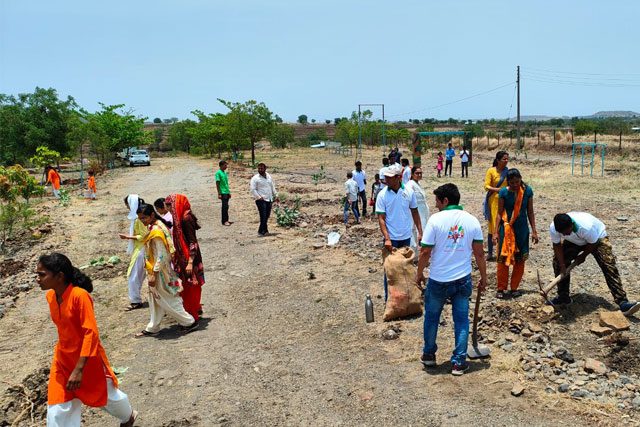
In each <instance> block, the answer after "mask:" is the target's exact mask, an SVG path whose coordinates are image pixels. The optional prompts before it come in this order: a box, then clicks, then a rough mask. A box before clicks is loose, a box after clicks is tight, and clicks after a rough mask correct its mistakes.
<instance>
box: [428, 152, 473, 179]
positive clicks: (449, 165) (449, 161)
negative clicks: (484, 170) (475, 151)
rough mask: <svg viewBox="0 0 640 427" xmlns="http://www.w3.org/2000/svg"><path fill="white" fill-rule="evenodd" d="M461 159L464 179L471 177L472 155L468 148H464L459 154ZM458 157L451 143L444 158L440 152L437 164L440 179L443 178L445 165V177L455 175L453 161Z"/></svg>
mask: <svg viewBox="0 0 640 427" xmlns="http://www.w3.org/2000/svg"><path fill="white" fill-rule="evenodd" d="M458 156H459V157H460V169H461V171H462V178H468V177H469V161H470V160H471V153H470V152H469V150H468V149H467V147H466V146H463V147H462V148H461V149H460V152H459V153H458ZM455 157H456V150H455V148H453V145H452V144H451V143H449V145H448V146H447V149H446V150H445V152H444V157H443V156H442V151H439V152H438V160H437V163H436V171H437V173H438V178H440V177H442V169H443V163H444V176H447V173H449V177H451V174H452V173H453V159H454V158H455Z"/></svg>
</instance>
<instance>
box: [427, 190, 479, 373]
mask: <svg viewBox="0 0 640 427" xmlns="http://www.w3.org/2000/svg"><path fill="white" fill-rule="evenodd" d="M433 194H435V196H436V207H437V208H438V209H439V210H440V212H438V213H436V214H434V215H431V216H430V217H429V221H428V222H427V226H426V228H425V230H424V234H423V236H422V241H421V242H420V246H422V248H421V249H420V259H419V261H418V271H417V273H416V286H418V288H420V289H421V290H424V289H425V287H424V281H425V278H424V274H423V272H424V269H425V268H426V267H430V269H429V280H428V283H427V286H426V291H425V293H424V348H423V351H422V357H421V358H420V361H421V362H422V364H423V365H424V366H425V367H433V366H435V365H436V351H437V350H438V346H437V345H436V336H437V334H438V324H439V323H440V314H441V313H442V307H443V306H444V304H445V301H446V300H447V299H448V298H450V299H451V306H452V308H451V313H452V316H453V323H454V330H455V347H454V349H453V355H452V356H451V365H452V368H451V373H452V374H453V375H462V374H463V373H464V372H465V371H466V370H467V369H468V368H469V365H468V364H467V341H468V338H469V297H470V296H471V292H472V290H473V283H472V281H471V270H472V268H471V256H472V255H473V256H474V257H475V259H476V263H477V264H478V269H479V270H480V277H481V279H480V283H479V284H478V292H482V291H483V290H484V289H485V288H486V286H487V264H486V261H485V259H484V250H483V248H482V242H483V239H482V227H481V226H480V222H479V221H478V219H477V218H476V217H474V216H473V215H471V214H470V213H467V212H465V211H464V210H463V209H462V206H460V205H459V203H460V192H459V191H458V187H456V186H455V185H454V184H444V185H441V186H440V187H438V188H436V189H435V190H434V191H433Z"/></svg>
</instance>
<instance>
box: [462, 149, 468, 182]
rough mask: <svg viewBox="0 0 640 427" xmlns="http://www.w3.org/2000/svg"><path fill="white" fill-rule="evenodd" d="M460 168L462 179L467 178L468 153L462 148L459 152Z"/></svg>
mask: <svg viewBox="0 0 640 427" xmlns="http://www.w3.org/2000/svg"><path fill="white" fill-rule="evenodd" d="M460 166H461V167H462V177H463V178H464V177H465V176H466V177H467V178H469V151H468V150H467V147H462V150H460Z"/></svg>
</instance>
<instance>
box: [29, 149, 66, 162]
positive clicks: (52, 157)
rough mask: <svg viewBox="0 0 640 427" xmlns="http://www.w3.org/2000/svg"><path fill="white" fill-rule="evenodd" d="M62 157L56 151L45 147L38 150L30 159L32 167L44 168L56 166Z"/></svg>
mask: <svg viewBox="0 0 640 427" xmlns="http://www.w3.org/2000/svg"><path fill="white" fill-rule="evenodd" d="M60 159H61V156H60V153H58V152H57V151H55V150H50V149H49V148H48V147H45V146H44V145H41V146H39V147H38V148H36V154H35V155H34V156H33V157H31V158H30V159H29V161H30V162H31V164H32V165H34V166H37V167H39V168H43V167H45V166H47V165H55V164H57V163H58V162H60Z"/></svg>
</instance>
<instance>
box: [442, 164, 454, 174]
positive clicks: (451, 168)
mask: <svg viewBox="0 0 640 427" xmlns="http://www.w3.org/2000/svg"><path fill="white" fill-rule="evenodd" d="M447 169H449V176H451V171H452V170H453V160H446V161H445V165H444V176H447Z"/></svg>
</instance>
